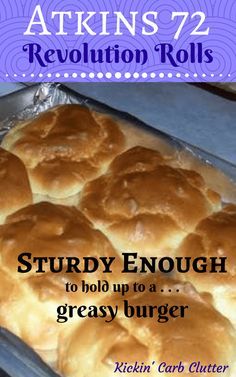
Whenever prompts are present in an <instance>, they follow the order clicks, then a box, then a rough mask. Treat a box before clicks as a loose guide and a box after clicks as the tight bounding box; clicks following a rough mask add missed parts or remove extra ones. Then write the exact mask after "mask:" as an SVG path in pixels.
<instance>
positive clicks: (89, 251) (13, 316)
mask: <svg viewBox="0 0 236 377" xmlns="http://www.w3.org/2000/svg"><path fill="white" fill-rule="evenodd" d="M0 250H1V253H0V268H3V269H4V271H5V272H4V273H5V275H6V274H7V276H8V279H9V278H10V279H12V280H13V281H14V280H16V281H17V285H16V289H13V290H11V292H10V294H8V295H7V296H6V297H4V305H1V306H0V325H1V326H4V327H6V328H8V329H9V330H11V331H13V332H14V333H15V334H17V335H18V336H20V337H21V338H22V339H23V340H25V341H26V342H27V343H28V344H30V345H31V346H32V347H33V348H34V349H36V350H37V351H39V352H41V354H42V355H45V352H51V353H52V352H54V351H55V350H56V349H57V344H58V334H59V333H60V331H62V330H63V329H64V328H65V326H66V325H64V327H63V325H62V324H60V323H57V307H58V306H59V305H64V304H65V303H68V304H72V303H76V304H78V305H79V304H85V305H87V304H89V303H93V302H96V301H97V300H98V299H99V298H100V297H101V296H103V295H104V294H103V293H100V294H99V293H97V292H96V293H92V292H91V293H87V294H84V293H83V294H82V293H81V290H80V284H81V280H85V281H87V282H89V283H90V284H92V283H95V282H96V283H97V280H103V279H106V280H107V281H108V282H110V283H111V282H115V281H117V280H119V277H120V271H121V262H120V260H119V256H118V255H117V254H116V251H115V250H114V248H113V247H112V245H111V244H110V242H109V241H108V240H107V239H106V237H105V236H104V235H103V234H102V233H101V232H100V231H98V230H95V229H94V228H93V226H92V224H91V223H90V222H89V221H88V220H87V219H86V218H85V217H84V216H83V215H82V214H81V213H80V212H79V211H78V210H77V209H75V208H69V207H65V206H59V205H53V204H50V203H46V202H45V203H39V204H36V205H31V206H28V207H26V208H24V209H22V210H19V211H18V212H16V213H14V214H12V215H11V216H9V217H8V218H7V220H6V223H5V225H2V226H0ZM25 252H27V253H31V254H32V258H33V257H65V258H66V257H78V258H81V264H80V265H81V270H82V266H83V265H82V257H85V256H86V257H95V258H99V257H101V256H104V257H112V256H113V257H115V258H116V259H115V262H114V263H113V268H112V270H113V273H112V274H109V273H108V274H104V273H103V270H102V268H99V269H98V270H97V271H96V272H93V273H82V272H81V273H68V272H66V264H65V265H64V267H63V271H62V272H60V273H58V274H57V273H52V272H50V269H49V266H48V264H45V263H44V265H43V270H44V271H45V273H43V272H41V273H38V272H36V271H37V269H38V264H33V259H32V258H31V260H30V261H31V262H30V263H31V265H32V269H31V271H29V272H27V273H20V272H17V271H18V267H19V266H21V267H22V268H23V267H24V268H25V266H23V265H22V264H21V263H19V262H18V256H19V255H20V254H21V253H25ZM27 261H29V259H27ZM80 265H79V268H80ZM5 280H6V278H5ZM1 281H2V280H1ZM66 282H70V283H76V284H78V286H79V289H78V292H76V293H67V292H66V288H65V284H66ZM1 284H2V283H1ZM3 287H4V285H3ZM4 289H5V288H4Z"/></svg>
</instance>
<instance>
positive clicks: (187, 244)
mask: <svg viewBox="0 0 236 377" xmlns="http://www.w3.org/2000/svg"><path fill="white" fill-rule="evenodd" d="M178 255H179V256H184V257H186V256H191V257H193V258H196V257H199V256H201V257H218V258H219V257H226V258H227V260H226V267H227V273H211V272H209V271H208V272H207V273H204V274H198V273H196V272H194V271H193V270H191V272H189V273H188V274H187V275H183V277H185V278H186V279H188V280H190V281H192V282H193V283H194V284H195V285H196V286H197V288H198V289H199V290H201V291H207V292H210V293H211V294H212V295H213V298H214V302H215V305H216V307H217V309H218V310H220V311H221V312H222V313H223V314H224V315H226V316H227V317H228V318H229V319H230V320H231V321H232V322H233V323H234V325H235V326H236V263H235V262H236V205H228V206H226V207H225V208H223V209H222V211H220V212H217V213H214V214H213V215H211V216H209V217H207V218H206V219H204V220H202V221H201V222H200V223H199V224H198V225H197V227H196V229H195V231H194V233H191V234H189V235H188V236H187V237H186V238H185V239H184V241H183V242H182V244H181V245H180V248H179V250H178Z"/></svg>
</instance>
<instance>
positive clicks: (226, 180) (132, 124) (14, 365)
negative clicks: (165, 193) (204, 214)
mask: <svg viewBox="0 0 236 377" xmlns="http://www.w3.org/2000/svg"><path fill="white" fill-rule="evenodd" d="M74 103H75V104H76V103H79V104H82V105H84V106H88V107H89V108H91V109H94V110H96V111H100V112H104V113H107V114H109V115H111V116H113V117H114V118H115V119H116V120H117V121H118V122H119V124H120V126H121V128H122V129H123V130H124V131H125V132H126V135H128V136H129V139H130V142H131V144H136V143H140V142H141V143H142V142H143V144H144V145H148V146H150V147H154V148H157V149H159V150H160V151H161V152H162V153H165V154H168V155H170V157H173V158H175V159H176V161H177V162H179V163H180V165H181V166H184V167H186V168H193V169H195V170H198V171H199V172H200V173H201V174H202V175H203V176H204V178H205V180H206V182H207V184H208V185H209V186H210V187H212V188H213V189H214V190H216V191H218V192H220V193H221V194H223V199H224V201H225V202H228V201H231V202H234V203H236V184H235V182H236V166H235V165H233V164H230V163H228V162H226V161H224V160H222V159H220V158H218V157H217V156H213V155H211V154H209V153H207V152H205V151H203V150H201V149H199V148H196V147H194V146H192V145H190V144H187V143H185V142H183V141H181V140H179V139H177V138H173V137H171V136H169V135H167V134H165V133H163V132H161V131H158V130H156V129H154V128H151V127H149V126H148V125H146V124H145V123H143V122H141V121H140V120H138V119H137V118H135V117H133V116H131V115H129V114H127V113H123V112H120V111H117V110H115V109H112V108H110V107H108V106H106V105H104V104H102V103H100V102H97V101H95V100H93V99H91V98H88V97H86V96H83V95H80V94H78V93H76V92H74V91H72V90H71V89H68V88H66V87H65V86H63V85H61V84H47V83H46V84H38V85H34V86H32V87H28V88H25V89H22V90H20V91H18V92H15V93H13V94H10V95H7V96H5V97H2V98H0V139H2V138H3V136H4V135H5V134H6V133H7V132H8V131H9V129H11V128H12V127H14V126H15V124H16V123H18V122H20V121H25V120H26V119H29V118H32V117H34V116H36V115H38V114H39V113H41V112H42V111H45V110H47V109H49V108H51V107H53V106H56V105H59V104H74ZM0 332H1V330H0ZM0 335H1V334H0ZM12 337H14V335H12ZM4 339H5V342H6V343H5V344H6V345H7V346H6V347H5V351H4V352H5V353H3V350H2V349H1V347H0V368H2V369H3V370H5V371H6V372H7V373H8V374H9V373H10V376H11V377H19V364H18V363H19V362H20V361H19V360H21V361H22V360H24V358H23V356H24V355H26V352H25V347H27V346H25V345H23V343H22V342H20V341H19V343H18V346H17V347H15V346H14V347H13V346H12V343H11V342H10V341H9V338H4ZM1 342H2V339H1V337H0V345H1ZM12 347H13V348H12ZM6 350H7V352H8V353H7V355H8V356H6ZM16 350H17V351H16ZM21 353H22V355H23V356H22V358H21V357H19V355H21ZM24 362H25V366H24V368H25V369H23V375H22V377H23V376H24V377H33V375H32V370H34V371H36V370H40V369H37V368H40V365H41V364H40V360H39V359H34V358H33V359H27V358H26V361H24ZM27 363H28V364H27ZM27 365H28V366H30V368H29V367H28V368H27ZM32 366H33V369H32ZM36 367H37V368H36ZM44 368H45V366H44ZM40 373H41V374H40ZM35 376H37V375H36V374H35ZM38 376H40V377H43V376H45V377H54V376H55V373H54V372H52V371H50V370H49V369H47V370H45V372H42V371H41V372H39V374H38Z"/></svg>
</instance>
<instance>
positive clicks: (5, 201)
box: [0, 148, 32, 224]
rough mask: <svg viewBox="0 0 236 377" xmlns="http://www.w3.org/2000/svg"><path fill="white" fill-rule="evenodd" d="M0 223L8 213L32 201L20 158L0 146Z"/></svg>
mask: <svg viewBox="0 0 236 377" xmlns="http://www.w3.org/2000/svg"><path fill="white" fill-rule="evenodd" d="M0 192H1V195H0V224H2V223H3V222H4V220H5V218H6V216H8V215H9V214H10V213H12V212H14V211H16V210H18V209H19V208H21V207H24V206H26V205H28V204H31V203H32V193H31V188H30V184H29V179H28V176H27V172H26V169H25V167H24V165H23V163H22V162H21V160H20V159H19V158H18V157H16V156H14V155H13V154H12V153H9V152H7V151H6V150H4V149H2V148H0Z"/></svg>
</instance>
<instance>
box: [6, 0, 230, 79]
mask: <svg viewBox="0 0 236 377" xmlns="http://www.w3.org/2000/svg"><path fill="white" fill-rule="evenodd" d="M0 28H1V32H0V48H1V54H0V80H1V81H34V82H36V81H40V82H41V81H53V82H54V81H58V82H59V81H189V82H191V81H193V82H195V81H201V82H202V81H235V79H236V48H235V47H236V46H235V45H236V2H235V0H225V1H222V0H179V1H178V0H145V1H143V0H136V1H132V0H109V1H108V0H70V1H68V0H60V1H59V0H50V1H46V0H11V1H9V0H0Z"/></svg>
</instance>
